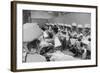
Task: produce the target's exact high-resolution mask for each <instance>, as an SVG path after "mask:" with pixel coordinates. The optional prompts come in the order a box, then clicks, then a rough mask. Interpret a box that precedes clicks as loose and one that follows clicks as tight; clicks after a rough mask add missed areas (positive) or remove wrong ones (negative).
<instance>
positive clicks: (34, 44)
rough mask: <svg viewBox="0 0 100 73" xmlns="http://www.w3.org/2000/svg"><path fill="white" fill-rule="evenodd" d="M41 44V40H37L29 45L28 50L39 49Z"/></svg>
mask: <svg viewBox="0 0 100 73" xmlns="http://www.w3.org/2000/svg"><path fill="white" fill-rule="evenodd" d="M39 43H40V41H39V40H37V39H35V40H33V41H31V42H29V43H28V44H27V47H28V50H29V51H30V50H31V49H32V48H34V49H37V47H38V44H39Z"/></svg>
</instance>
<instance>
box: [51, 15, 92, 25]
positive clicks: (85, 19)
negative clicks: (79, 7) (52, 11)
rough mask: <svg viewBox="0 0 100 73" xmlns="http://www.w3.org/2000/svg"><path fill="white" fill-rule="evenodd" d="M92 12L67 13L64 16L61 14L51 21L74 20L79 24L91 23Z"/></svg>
mask: <svg viewBox="0 0 100 73" xmlns="http://www.w3.org/2000/svg"><path fill="white" fill-rule="evenodd" d="M90 19H91V14H88V13H67V14H65V15H63V16H59V17H57V18H54V19H52V20H51V22H59V23H66V24H72V23H73V22H75V23H77V24H82V25H84V24H91V23H90V22H91V21H90Z"/></svg>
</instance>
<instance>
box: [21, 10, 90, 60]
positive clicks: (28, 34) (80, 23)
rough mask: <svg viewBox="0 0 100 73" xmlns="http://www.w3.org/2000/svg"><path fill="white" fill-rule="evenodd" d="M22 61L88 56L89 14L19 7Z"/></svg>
mask: <svg viewBox="0 0 100 73" xmlns="http://www.w3.org/2000/svg"><path fill="white" fill-rule="evenodd" d="M22 36H23V49H22V51H23V53H22V55H23V57H22V58H23V59H22V60H23V62H51V61H68V60H86V59H91V14H90V13H82V12H80V13H79V12H56V11H39V10H23V35H22Z"/></svg>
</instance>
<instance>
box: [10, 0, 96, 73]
mask: <svg viewBox="0 0 100 73" xmlns="http://www.w3.org/2000/svg"><path fill="white" fill-rule="evenodd" d="M24 10H29V11H32V10H33V12H34V11H35V10H37V11H39V10H40V11H44V12H45V11H48V12H49V11H50V13H53V11H56V14H58V15H60V14H61V15H63V14H66V13H68V12H73V13H75V12H76V13H77V12H78V13H90V15H91V18H90V23H91V32H92V33H91V44H92V45H91V47H92V48H94V49H92V48H91V49H92V50H91V59H89V60H81V61H80V60H79V61H62V62H43V63H41V62H39V63H38V62H37V63H36V62H34V63H33V64H32V63H23V62H22V56H21V55H22V45H23V35H22V34H23V26H22V25H23V24H24V23H25V22H26V21H27V20H26V21H25V22H24V21H23V20H25V19H24V18H23V11H24ZM97 12H98V8H97V6H89V5H74V4H60V3H43V2H26V1H12V2H11V71H13V72H20V71H38V70H53V69H69V68H84V67H96V66H97V65H98V55H97V54H98V49H97V44H98V43H97V40H98V37H97V35H98V31H97V27H98V25H97V22H98V17H97V16H98V15H97V14H98V13H97ZM40 16H41V15H40ZM38 17H39V16H38ZM33 18H34V16H33ZM41 21H45V20H43V19H42V20H41ZM83 21H84V20H83ZM30 22H32V20H30ZM68 63H69V64H68Z"/></svg>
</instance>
